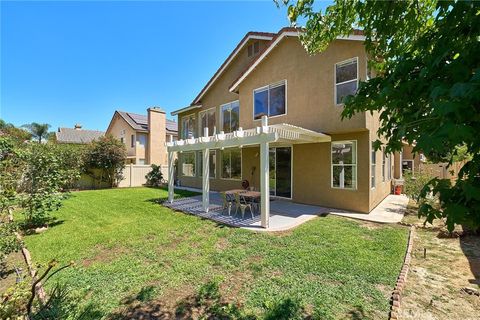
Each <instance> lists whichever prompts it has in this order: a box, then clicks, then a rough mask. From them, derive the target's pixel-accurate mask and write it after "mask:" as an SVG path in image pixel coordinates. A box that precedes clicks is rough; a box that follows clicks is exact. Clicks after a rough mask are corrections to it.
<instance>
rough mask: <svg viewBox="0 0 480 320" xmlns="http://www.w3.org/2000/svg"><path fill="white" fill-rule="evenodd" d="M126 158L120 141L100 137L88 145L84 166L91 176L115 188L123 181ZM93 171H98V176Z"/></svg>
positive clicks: (110, 137)
mask: <svg viewBox="0 0 480 320" xmlns="http://www.w3.org/2000/svg"><path fill="white" fill-rule="evenodd" d="M126 157H127V150H126V148H125V144H123V143H122V142H121V141H120V140H118V139H116V138H115V137H113V136H105V137H100V138H99V139H98V140H95V141H93V142H92V143H91V144H90V145H89V147H88V150H87V155H86V159H85V166H86V167H87V168H88V169H89V172H90V174H91V175H92V176H94V177H95V178H98V179H99V180H100V181H106V182H108V183H109V185H110V186H112V187H115V186H117V185H118V183H119V182H120V181H121V180H122V179H123V175H122V172H123V169H124V168H125V159H126ZM95 170H99V171H100V175H99V176H97V174H96V173H95Z"/></svg>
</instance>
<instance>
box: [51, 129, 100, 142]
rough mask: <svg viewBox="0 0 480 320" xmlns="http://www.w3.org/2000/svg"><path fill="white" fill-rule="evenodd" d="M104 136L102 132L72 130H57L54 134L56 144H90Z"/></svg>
mask: <svg viewBox="0 0 480 320" xmlns="http://www.w3.org/2000/svg"><path fill="white" fill-rule="evenodd" d="M104 135H105V132H103V131H97V130H83V129H73V128H58V132H55V137H56V139H57V142H58V143H90V142H92V141H93V140H95V139H98V138H100V137H102V136H104Z"/></svg>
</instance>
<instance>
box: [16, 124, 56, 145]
mask: <svg viewBox="0 0 480 320" xmlns="http://www.w3.org/2000/svg"><path fill="white" fill-rule="evenodd" d="M22 127H24V128H25V129H27V130H28V131H29V132H30V133H31V134H32V136H33V137H34V138H35V139H37V140H38V142H40V143H41V142H42V139H47V138H48V135H49V133H48V129H50V125H49V124H48V123H37V122H32V123H29V124H24V125H23V126H22Z"/></svg>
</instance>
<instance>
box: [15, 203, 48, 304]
mask: <svg viewBox="0 0 480 320" xmlns="http://www.w3.org/2000/svg"><path fill="white" fill-rule="evenodd" d="M8 220H10V222H13V214H12V211H11V210H10V208H9V209H8ZM14 234H15V236H16V237H17V239H18V241H20V243H21V247H22V255H23V259H24V260H25V263H26V264H27V266H28V271H29V273H30V276H31V277H32V280H33V281H36V280H37V271H36V270H35V268H34V267H33V263H32V258H31V255H30V251H28V249H27V247H25V245H24V242H23V238H22V236H21V235H20V234H19V233H18V232H17V231H15V232H14ZM35 289H36V291H37V295H38V298H39V299H40V301H42V302H43V303H45V301H46V293H45V289H43V286H42V283H41V282H39V283H37V285H36V286H35Z"/></svg>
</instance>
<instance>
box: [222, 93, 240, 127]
mask: <svg viewBox="0 0 480 320" xmlns="http://www.w3.org/2000/svg"><path fill="white" fill-rule="evenodd" d="M235 102H238V127H240V100H238V99H237V100H233V101H230V102H227V103H224V104H221V105H220V116H219V119H220V128H222V129H221V130H220V131H224V132H225V128H224V127H223V107H226V106H228V105H232V104H233V103H235ZM231 129H232V118H231V116H230V132H233V131H236V130H231Z"/></svg>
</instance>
